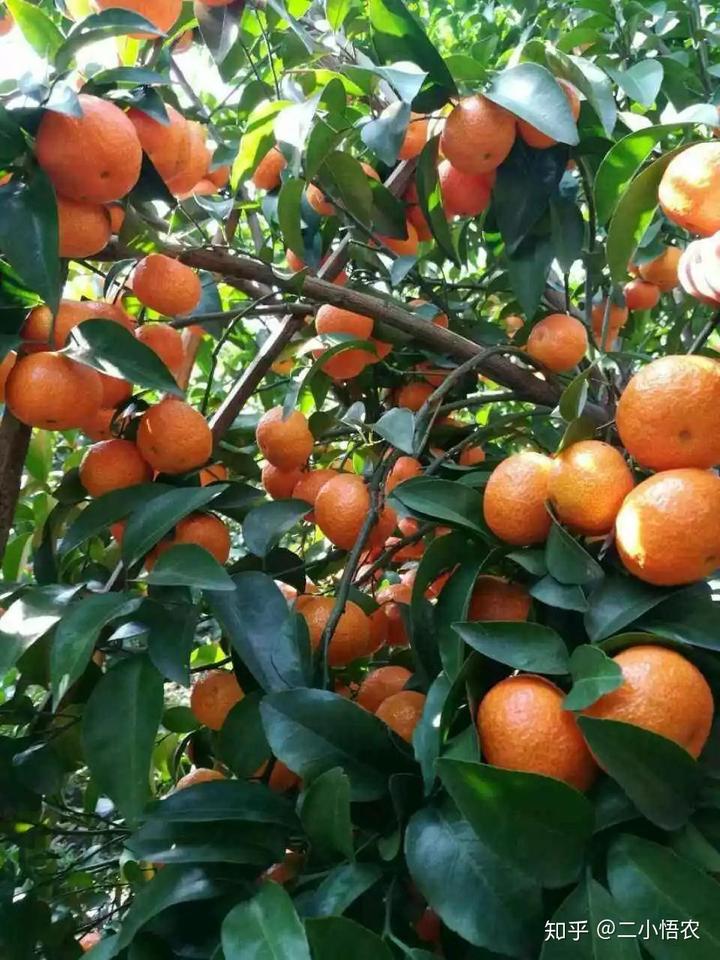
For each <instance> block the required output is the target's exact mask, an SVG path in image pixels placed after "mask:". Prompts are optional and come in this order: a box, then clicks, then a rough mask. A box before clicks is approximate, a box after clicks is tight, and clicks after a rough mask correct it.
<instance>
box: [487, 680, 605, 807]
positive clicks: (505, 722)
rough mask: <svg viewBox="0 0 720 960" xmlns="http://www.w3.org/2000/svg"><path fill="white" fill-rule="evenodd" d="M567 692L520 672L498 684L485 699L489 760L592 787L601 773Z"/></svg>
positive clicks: (513, 768) (506, 766)
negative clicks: (567, 704)
mask: <svg viewBox="0 0 720 960" xmlns="http://www.w3.org/2000/svg"><path fill="white" fill-rule="evenodd" d="M563 697H564V693H563V692H562V690H560V689H559V688H558V687H556V686H555V684H554V683H550V681H549V680H545V679H544V678H543V677H536V676H533V675H528V674H524V675H520V676H515V677H507V678H506V679H505V680H501V681H500V683H497V684H495V686H494V687H492V688H491V689H490V690H489V691H488V692H487V693H486V694H485V696H484V697H483V699H482V700H481V702H480V707H479V709H478V715H477V726H478V733H479V734H480V746H481V749H482V752H483V758H484V760H485V762H486V763H490V764H492V765H493V766H495V767H501V768H502V769H504V770H519V771H522V772H524V773H539V774H542V775H543V776H546V777H554V778H555V779H556V780H562V781H564V782H565V783H569V784H570V786H572V787H575V788H576V789H577V790H587V789H588V787H589V786H591V784H592V782H593V780H594V779H595V777H596V775H597V766H596V764H595V761H594V760H593V758H592V755H591V754H590V751H589V750H588V747H587V744H586V743H585V741H584V739H583V737H582V734H581V733H580V730H579V728H578V725H577V721H576V719H575V717H574V716H573V714H572V713H570V712H569V711H567V710H564V709H563Z"/></svg>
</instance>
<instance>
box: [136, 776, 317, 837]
mask: <svg viewBox="0 0 720 960" xmlns="http://www.w3.org/2000/svg"><path fill="white" fill-rule="evenodd" d="M143 817H144V819H145V820H148V821H150V820H152V821H161V822H163V823H210V822H214V821H219V820H228V821H229V820H231V821H243V822H248V823H262V824H275V825H277V826H280V827H288V828H289V829H297V826H298V823H297V818H296V816H295V813H294V811H293V808H292V804H291V803H290V802H289V801H288V800H286V799H285V798H284V797H282V796H280V795H279V794H277V793H274V792H273V791H272V790H270V789H269V788H268V787H266V786H265V785H264V784H261V783H248V782H246V781H244V780H208V781H206V782H205V783H196V784H194V785H193V786H191V787H186V788H185V789H184V790H179V791H177V792H176V793H172V794H170V795H169V796H167V797H165V798H164V799H163V800H156V801H154V802H153V803H151V804H150V805H149V806H148V807H147V808H146V809H145V811H144V814H143Z"/></svg>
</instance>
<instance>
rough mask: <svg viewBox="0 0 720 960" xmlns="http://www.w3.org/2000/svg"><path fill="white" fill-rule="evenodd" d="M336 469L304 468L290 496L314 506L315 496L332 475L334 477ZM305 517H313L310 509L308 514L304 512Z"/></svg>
mask: <svg viewBox="0 0 720 960" xmlns="http://www.w3.org/2000/svg"><path fill="white" fill-rule="evenodd" d="M337 475H338V474H337V470H329V469H322V468H321V469H316V470H306V471H304V472H303V473H301V474H300V477H299V479H298V481H297V483H296V484H295V486H294V487H293V491H292V496H293V497H294V499H295V500H304V501H305V503H309V504H310V505H311V506H313V507H314V506H315V501H316V500H317V496H318V494H319V493H320V491H321V490H322V488H323V487H324V486H325V484H326V483H327V482H328V480H332V478H333V477H336V476H337ZM306 517H307V519H311V518H313V517H314V514H313V513H312V511H311V512H310V513H309V514H306Z"/></svg>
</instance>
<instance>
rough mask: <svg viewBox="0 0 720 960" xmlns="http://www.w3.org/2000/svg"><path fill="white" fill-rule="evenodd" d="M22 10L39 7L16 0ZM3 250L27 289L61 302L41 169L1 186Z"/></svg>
mask: <svg viewBox="0 0 720 960" xmlns="http://www.w3.org/2000/svg"><path fill="white" fill-rule="evenodd" d="M15 2H16V3H17V4H20V3H21V4H22V8H23V9H24V8H25V7H30V9H31V10H36V11H37V13H38V14H39V15H42V16H43V17H44V16H45V14H44V13H42V11H40V10H39V8H37V7H34V6H31V5H30V4H29V3H25V2H24V0H15ZM0 250H1V251H2V252H3V253H4V255H5V256H6V257H7V260H8V263H9V264H10V265H11V266H12V267H13V269H14V270H17V272H18V274H19V275H20V276H21V277H22V279H23V280H24V281H25V283H26V284H27V285H28V287H29V288H30V289H31V290H33V291H34V292H35V293H37V294H38V295H39V296H40V297H42V299H43V300H44V301H45V302H46V303H47V304H48V305H49V306H50V307H52V308H53V309H57V306H58V304H59V303H60V260H59V258H58V219H57V201H56V199H55V191H54V190H53V188H52V185H51V183H50V181H49V180H48V178H47V176H46V175H45V174H44V173H43V171H42V170H40V169H36V170H34V171H33V173H32V175H31V176H30V178H29V179H27V180H25V179H23V180H20V179H19V178H17V177H15V178H13V179H12V180H11V181H10V182H9V183H7V184H5V186H3V187H0Z"/></svg>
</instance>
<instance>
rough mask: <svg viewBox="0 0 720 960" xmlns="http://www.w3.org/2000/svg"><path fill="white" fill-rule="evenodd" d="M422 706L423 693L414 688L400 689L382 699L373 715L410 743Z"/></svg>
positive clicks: (423, 703) (420, 715)
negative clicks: (398, 691)
mask: <svg viewBox="0 0 720 960" xmlns="http://www.w3.org/2000/svg"><path fill="white" fill-rule="evenodd" d="M424 706H425V695H424V694H422V693H418V692H417V691H415V690H401V691H400V693H393V694H391V695H390V696H389V697H387V698H386V699H385V700H383V702H382V703H381V704H380V706H379V707H378V708H377V710H376V711H375V716H376V717H379V719H380V720H382V721H383V723H386V724H387V725H388V727H390V729H391V730H394V731H395V733H396V734H397V735H398V736H399V737H402V738H403V740H407V742H408V743H410V742H411V741H412V737H413V733H414V732H415V727H416V726H417V725H418V723H419V722H420V718H421V717H422V712H423V708H424Z"/></svg>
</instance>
